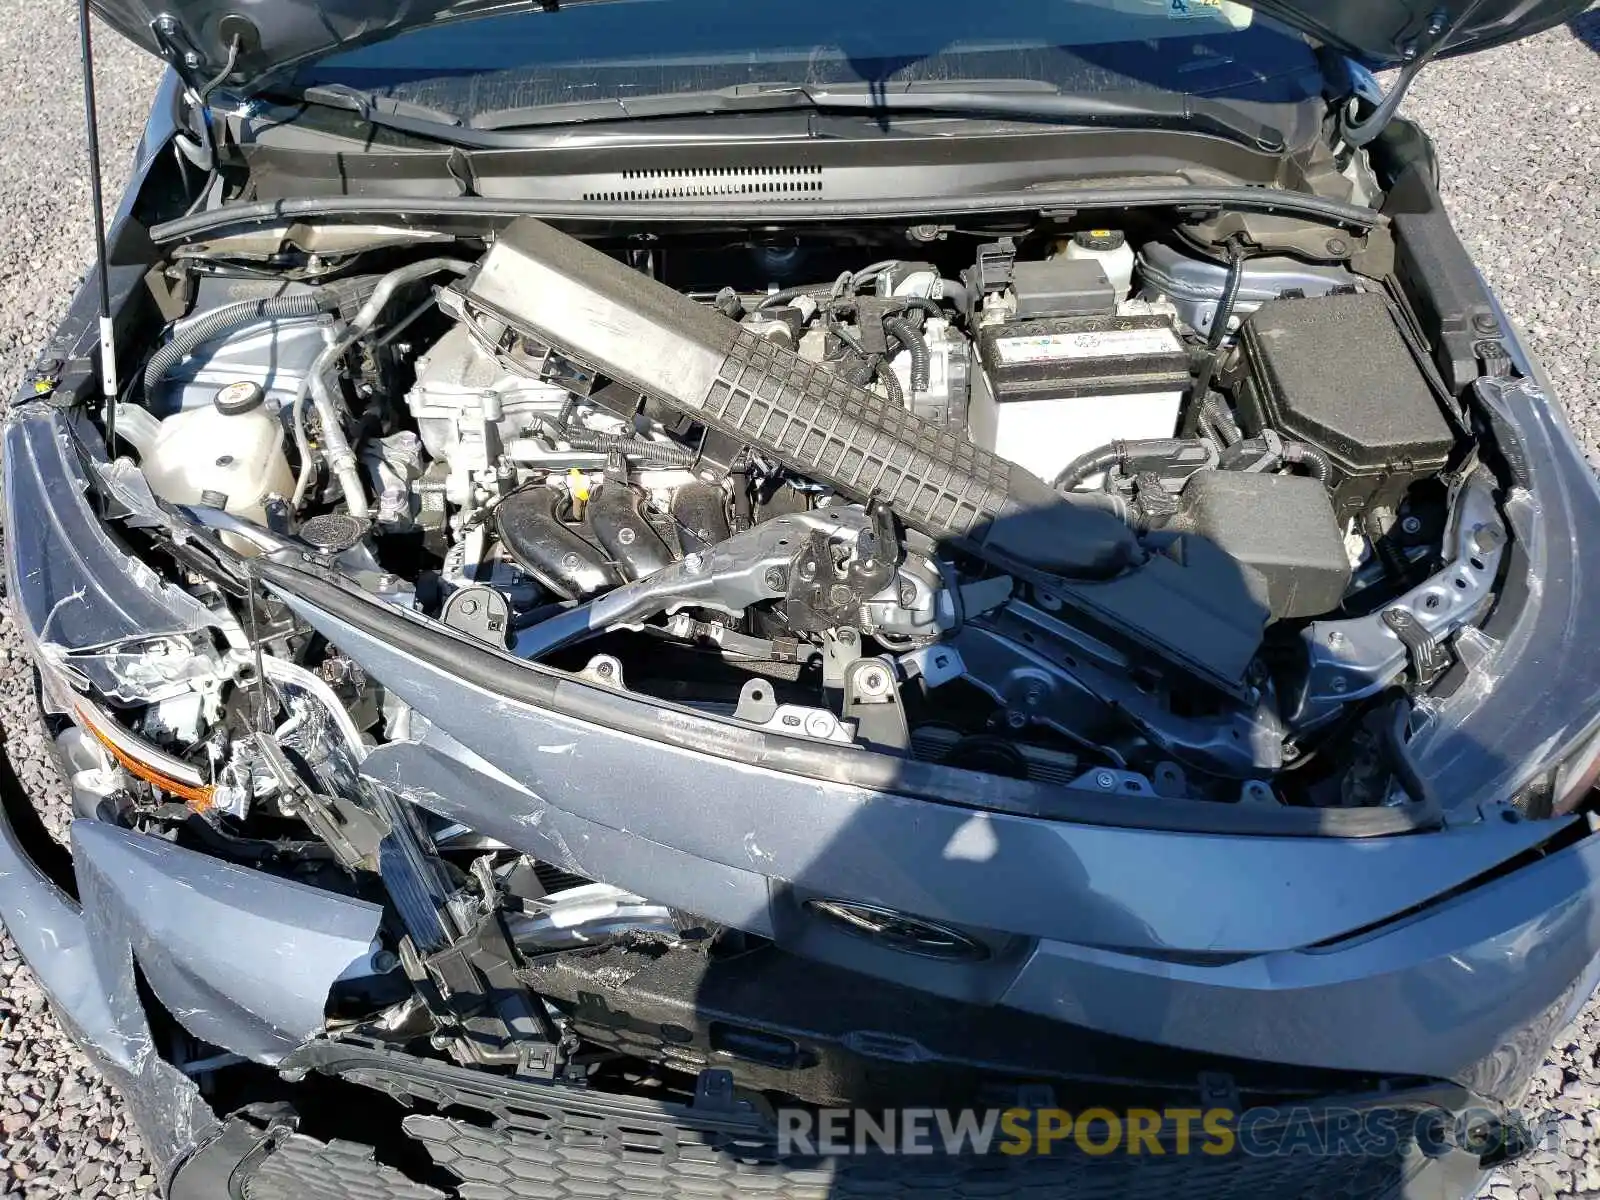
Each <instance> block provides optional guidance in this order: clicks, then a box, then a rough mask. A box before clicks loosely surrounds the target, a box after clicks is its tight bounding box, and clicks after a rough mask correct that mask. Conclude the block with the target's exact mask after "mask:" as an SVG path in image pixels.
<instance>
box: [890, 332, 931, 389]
mask: <svg viewBox="0 0 1600 1200" xmlns="http://www.w3.org/2000/svg"><path fill="white" fill-rule="evenodd" d="M883 331H884V332H885V333H887V334H888V335H889V336H890V337H892V338H893V339H894V340H895V341H897V342H899V343H900V344H901V345H902V346H904V347H905V348H906V352H907V353H908V354H910V355H911V394H912V395H916V394H917V393H918V392H925V391H927V390H928V377H929V373H930V370H931V364H930V362H929V359H928V343H927V342H926V341H925V340H923V337H922V335H921V334H920V333H918V332H917V331H916V330H915V329H913V328H912V327H911V322H910V321H908V320H906V319H905V318H904V317H886V318H885V319H884V322H883Z"/></svg>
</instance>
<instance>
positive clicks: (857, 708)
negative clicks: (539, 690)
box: [107, 216, 1506, 819]
mask: <svg viewBox="0 0 1600 1200" xmlns="http://www.w3.org/2000/svg"><path fill="white" fill-rule="evenodd" d="M1124 224H1125V225H1126V228H1120V229H1119V228H1109V227H1108V228H1101V227H1083V228H1069V229H1059V228H1051V229H1049V230H1045V231H1040V230H1021V231H1018V232H1016V233H1014V234H1011V235H1000V236H992V237H987V238H984V237H974V236H964V235H960V234H952V233H950V232H949V231H943V230H932V231H925V237H924V239H923V240H921V241H916V242H913V241H912V240H911V239H909V238H908V237H907V236H906V235H904V234H900V235H898V236H896V237H893V238H891V237H889V236H887V235H884V236H883V237H882V239H881V241H880V242H879V243H876V244H875V243H874V242H873V240H872V238H870V237H869V236H866V235H864V234H863V233H861V232H860V231H852V232H850V233H849V234H848V235H844V234H838V235H834V234H829V233H827V232H826V231H822V232H815V231H814V232H811V233H805V232H802V233H795V234H792V235H785V236H783V237H772V238H766V237H764V238H761V239H754V238H748V237H746V238H742V239H741V238H731V239H730V238H728V237H726V236H723V237H721V238H720V239H718V238H713V237H710V236H708V235H697V236H688V235H686V236H685V237H683V238H682V239H681V241H680V242H674V241H673V240H671V239H670V238H662V239H657V240H656V242H655V243H654V244H652V245H649V246H648V247H646V248H640V247H638V246H616V245H612V246H607V245H604V244H595V245H590V244H586V243H584V242H582V241H579V240H578V239H576V238H574V237H572V236H570V235H568V234H566V233H563V232H560V231H558V230H556V229H555V228H553V227H551V226H548V225H545V224H542V223H540V222H537V221H533V220H531V219H519V220H517V221H515V222H513V223H512V224H511V225H509V226H507V227H506V228H504V229H503V230H501V231H500V232H499V233H498V234H497V235H495V236H494V237H492V238H490V239H487V241H486V242H485V243H483V244H481V245H480V246H479V247H477V248H474V247H473V246H472V245H471V244H470V242H466V241H463V242H457V243H451V244H450V249H448V251H444V252H442V251H441V248H440V245H439V244H437V243H434V244H430V245H429V246H428V256H427V257H419V256H418V254H417V253H416V252H415V251H407V250H405V249H404V248H399V249H397V248H395V247H394V246H392V245H391V246H385V247H382V248H376V249H372V250H370V251H361V252H353V253H349V254H346V255H343V256H339V255H328V256H321V255H315V254H305V253H302V252H299V251H286V252H284V253H281V254H278V255H276V256H272V260H271V261H269V262H262V261H260V260H259V258H256V259H249V258H248V257H247V256H242V255H238V254H234V253H232V252H230V250H229V248H228V246H227V245H226V241H225V239H224V240H223V241H222V242H218V243H213V244H211V245H209V246H207V247H204V248H203V251H201V252H198V253H194V254H191V255H188V256H179V257H177V258H175V259H174V260H172V262H170V263H169V264H168V268H167V273H166V274H167V278H168V280H169V281H170V284H171V286H172V289H173V292H174V294H175V295H176V296H177V297H178V303H179V304H180V305H181V306H182V307H183V308H184V309H185V315H183V316H182V317H181V318H180V319H178V320H176V321H174V322H172V323H171V324H170V325H169V326H168V327H167V328H166V329H165V330H164V332H163V335H162V337H161V339H160V341H159V342H158V344H157V345H156V346H155V347H154V348H153V350H152V352H151V353H150V354H149V355H148V356H147V357H146V359H145V360H144V362H143V363H142V365H141V378H140V383H141V386H142V393H143V395H142V403H139V404H134V403H129V402H124V403H123V404H121V405H120V406H119V408H118V411H117V414H116V432H117V435H118V436H119V437H120V438H121V439H122V440H123V442H125V443H126V444H127V445H128V446H129V447H131V450H132V455H131V459H132V460H133V461H136V463H137V466H138V477H139V478H140V479H142V480H143V483H144V485H145V486H146V487H147V488H148V491H149V494H150V497H151V498H153V499H152V500H151V503H152V504H154V505H155V506H156V507H159V508H164V509H165V510H166V511H168V512H169V513H177V514H179V515H180V516H181V518H182V520H183V521H184V522H186V523H188V524H189V525H191V526H193V527H196V528H199V529H203V530H207V531H209V534H208V536H210V537H213V538H215V539H216V542H217V544H218V545H220V546H221V547H223V548H225V549H226V551H228V552H229V553H230V554H231V555H234V556H237V558H238V560H239V561H243V562H245V563H248V561H249V560H250V559H252V558H255V557H259V556H267V557H269V558H275V559H278V560H282V561H296V562H302V561H303V562H310V563H314V564H316V565H317V567H318V568H319V569H322V570H325V571H327V572H330V573H331V574H333V575H335V576H337V577H339V578H341V579H342V580H344V581H345V582H346V583H347V584H348V585H349V586H351V587H354V588H357V589H359V590H361V591H363V592H365V593H367V594H368V595H370V596H374V597H378V598H380V599H381V600H382V601H384V602H386V603H389V604H393V605H396V606H399V607H401V608H403V609H405V610H407V611H408V612H413V613H416V614H420V615H421V616H422V617H424V618H426V619H427V620H429V621H432V622H436V623H438V624H440V625H443V626H445V627H447V628H449V629H450V630H453V631H454V632H455V633H456V634H457V635H458V636H459V637H462V638H465V639H471V640H473V641H474V642H478V643H482V644H486V645H488V646H490V647H492V648H494V649H495V650H497V651H500V652H503V653H505V654H508V655H511V656H514V657H516V658H519V659H523V660H528V661H537V662H540V663H543V664H546V665H547V666H550V667H553V668H556V669H559V670H562V671H566V672H569V673H571V674H572V675H573V676H575V677H577V678H580V679H583V680H585V681H588V682H590V683H593V684H595V685H597V686H606V687H614V688H625V689H626V690H628V691H629V692H631V693H634V694H637V695H640V696H643V697H647V698H650V699H652V700H654V701H657V702H659V703H662V704H668V705H676V706H685V707H688V708H690V709H693V710H696V711H698V712H701V713H704V714H707V715H711V716H715V717H719V718H722V719H725V720H727V721H731V722H733V723H735V724H742V725H746V726H749V727H755V728H760V729H763V730H766V731H769V732H773V733H779V734H783V735H785V736H790V737H795V738H800V739H807V740H811V741H817V742H825V743H830V744H834V745H837V746H838V747H841V748H849V747H856V748H859V749H863V750H868V751H872V752H875V753H880V754H885V755H890V756H898V757H902V758H910V759H917V760H922V761H927V762H933V763H938V764H942V765H944V766H949V767H955V768H960V769H965V770H970V771H979V772H985V773H989V774H994V775H1001V776H1009V777H1014V778H1019V779H1031V780H1035V781H1038V782H1044V783H1056V784H1064V785H1071V784H1078V785H1080V786H1082V785H1084V783H1085V781H1094V782H1093V783H1092V786H1098V787H1100V788H1101V789H1103V790H1115V791H1117V792H1119V793H1122V792H1125V793H1126V794H1127V796H1128V799H1129V802H1130V803H1133V802H1136V800H1135V798H1136V796H1137V795H1141V794H1143V795H1158V796H1166V797H1187V798H1194V799H1197V800H1204V801H1211V802H1218V803H1231V804H1237V803H1244V804H1262V805H1296V806H1315V807H1339V806H1371V805H1381V804H1394V803H1403V802H1404V801H1405V799H1406V795H1405V784H1404V780H1403V779H1402V778H1401V777H1400V776H1398V775H1397V774H1396V773H1395V772H1393V771H1392V770H1390V769H1389V767H1388V766H1387V765H1386V763H1387V758H1386V753H1385V739H1387V738H1390V737H1393V736H1394V733H1393V730H1394V728H1395V726H1396V714H1397V713H1400V714H1401V715H1402V716H1403V714H1404V713H1406V712H1409V711H1411V710H1412V709H1414V708H1416V707H1418V706H1424V707H1425V706H1426V705H1427V703H1428V692H1429V690H1430V689H1432V688H1434V687H1435V686H1436V685H1438V684H1439V682H1440V681H1441V679H1443V678H1444V677H1445V676H1446V675H1447V674H1448V673H1449V671H1450V668H1451V666H1452V663H1453V659H1452V654H1451V652H1450V650H1449V649H1447V648H1446V644H1445V643H1446V640H1447V639H1448V638H1449V637H1450V636H1451V635H1452V634H1453V633H1454V632H1455V631H1457V630H1459V629H1461V628H1463V627H1465V626H1468V625H1470V624H1472V623H1474V622H1476V621H1478V620H1480V619H1481V618H1482V617H1483V615H1484V614H1485V613H1486V612H1487V610H1488V608H1489V606H1490V605H1491V604H1492V601H1493V594H1494V584H1495V579H1496V576H1497V571H1498V569H1499V564H1500V558H1501V553H1502V549H1503V547H1504V544H1505V541H1506V536H1505V531H1504V529H1503V527H1502V524H1501V520H1500V517H1499V515H1498V514H1497V511H1496V507H1495V504H1494V502H1493V498H1492V495H1491V492H1490V487H1489V483H1488V481H1487V480H1486V479H1485V477H1484V473H1483V472H1481V471H1479V470H1477V469H1476V466H1477V464H1476V459H1475V448H1474V442H1473V438H1472V436H1471V431H1470V429H1469V427H1468V424H1467V421H1466V419H1465V417H1464V415H1463V411H1462V409H1461V407H1460V406H1459V404H1458V403H1457V401H1456V400H1455V398H1454V397H1453V396H1452V395H1451V393H1450V391H1449V389H1448V388H1447V387H1446V386H1445V385H1444V384H1443V382H1442V381H1441V380H1440V378H1439V375H1438V372H1437V370H1436V369H1435V367H1434V366H1433V364H1432V362H1431V361H1430V359H1429V356H1428V354H1427V352H1426V350H1425V348H1424V346H1423V344H1422V342H1421V339H1420V337H1419V335H1418V333H1417V331H1416V328H1415V325H1414V321H1413V318H1412V317H1411V315H1410V313H1409V311H1408V309H1407V306H1406V302H1405V299H1404V296H1403V294H1402V293H1401V292H1400V291H1399V290H1398V288H1397V287H1396V286H1395V285H1394V281H1393V279H1392V278H1380V277H1377V276H1376V275H1375V274H1374V275H1368V274H1362V273H1360V272H1359V271H1357V270H1356V269H1355V267H1354V266H1353V265H1352V262H1351V258H1350V255H1349V254H1348V252H1345V253H1342V254H1338V255H1330V254H1324V255H1322V256H1321V257H1320V258H1319V257H1317V256H1315V255H1309V254H1306V253H1291V252H1289V250H1287V249H1285V248H1284V247H1282V246H1274V245H1271V244H1262V243H1261V241H1259V240H1256V241H1253V240H1251V239H1250V238H1248V237H1246V236H1244V235H1242V234H1238V233H1235V234H1231V235H1229V236H1226V237H1221V238H1218V237H1216V236H1214V234H1215V230H1213V231H1212V233H1213V236H1201V235H1199V234H1197V233H1196V232H1195V229H1194V227H1192V226H1181V227H1178V228H1176V229H1174V228H1169V227H1162V226H1160V225H1159V224H1157V223H1156V222H1154V221H1152V220H1151V219H1150V218H1149V217H1148V216H1133V217H1130V219H1129V220H1128V221H1126V222H1124ZM107 470H108V471H114V470H116V467H115V466H112V467H108V468H107ZM130 478H131V476H129V475H126V474H124V475H123V476H122V478H121V483H122V486H123V488H124V493H126V488H127V485H128V481H129V479H130ZM135 506H136V507H137V505H135ZM154 524H159V522H156V523H154ZM136 536H142V537H149V538H151V539H152V542H151V547H152V550H153V551H154V553H155V554H156V555H157V556H164V557H165V559H166V562H167V564H168V569H169V570H170V569H171V567H172V566H173V565H174V564H176V565H177V567H178V570H179V574H180V577H181V579H182V581H183V584H184V586H185V587H187V588H188V589H189V590H190V591H191V592H193V593H194V594H195V595H197V596H198V597H199V598H200V599H201V600H202V602H203V603H206V604H209V605H211V606H212V607H213V608H228V609H229V610H230V611H231V612H233V614H234V615H235V616H236V617H240V618H241V620H242V621H243V622H245V623H247V624H248V625H249V627H250V628H251V629H253V630H254V631H255V632H254V634H253V635H252V636H251V637H249V638H247V639H246V644H245V645H243V646H235V647H231V648H228V649H226V650H224V651H221V652H218V651H216V650H214V649H213V650H208V651H207V653H208V655H209V658H210V661H211V663H212V667H213V668H214V669H216V670H218V671H220V674H221V675H222V676H223V678H224V683H223V684H222V685H221V686H219V687H211V688H209V689H208V690H206V691H205V692H204V693H203V694H201V693H199V692H198V691H196V690H188V689H185V688H183V687H173V686H170V685H164V686H163V687H162V688H150V687H146V688H143V689H142V690H141V689H140V688H138V687H133V688H129V689H127V699H128V702H129V703H128V710H127V711H126V712H125V713H124V714H122V715H123V717H124V719H125V720H126V721H127V723H128V724H129V725H130V727H131V728H132V729H134V731H135V732H137V733H138V734H139V735H140V736H142V737H144V738H146V739H148V740H149V741H151V742H153V743H154V744H156V745H158V746H161V747H162V748H163V749H164V750H166V751H167V752H168V753H170V754H172V755H173V756H174V757H175V758H177V759H180V760H184V761H188V762H195V763H200V762H204V763H206V764H208V765H207V772H208V773H215V774H216V776H217V777H218V778H223V777H224V776H226V778H227V779H229V780H230V781H231V782H230V784H229V786H228V788H227V789H226V803H225V804H224V808H225V809H226V810H227V811H229V812H231V813H233V814H234V816H235V817H237V818H240V819H244V818H246V817H247V816H248V815H249V814H251V813H252V812H253V811H256V808H257V806H258V805H260V804H263V803H265V804H266V805H267V808H266V811H268V812H270V811H271V810H272V804H273V800H272V797H273V796H274V795H275V794H281V789H282V786H283V782H284V781H283V779H282V776H281V772H274V770H272V769H271V764H270V763H269V764H266V765H263V763H262V761H261V756H260V755H259V754H252V753H249V752H246V753H236V752H235V749H234V746H235V742H237V743H238V744H239V746H241V747H242V746H244V745H245V744H246V743H249V742H250V739H249V737H248V736H246V735H247V731H248V730H249V729H251V728H253V727H254V725H255V724H256V723H258V717H257V716H256V715H253V714H254V713H255V707H254V706H256V705H258V704H260V703H262V701H261V700H260V698H259V697H258V695H257V693H258V691H259V688H258V687H256V686H252V683H251V681H252V679H258V678H259V676H260V674H261V673H262V668H260V665H259V660H260V659H261V658H262V656H263V655H265V656H267V657H270V658H276V659H280V660H284V661H287V662H290V663H294V664H296V665H297V667H299V668H302V669H304V670H305V671H307V672H308V673H309V674H310V675H312V676H314V677H315V678H316V679H317V680H319V681H320V682H321V683H322V684H325V685H326V686H327V687H328V688H330V689H332V691H333V693H334V694H336V695H337V696H338V698H339V703H340V706H341V708H342V709H344V710H345V711H346V712H347V714H348V715H349V717H350V720H351V722H352V725H353V728H354V730H355V731H356V733H355V736H358V737H360V738H361V739H364V740H365V741H367V742H375V741H386V740H394V739H396V738H399V737H403V736H405V735H406V732H407V730H408V729H409V725H408V721H409V717H410V714H409V713H408V712H407V711H406V709H405V706H404V705H403V704H402V703H400V702H399V701H398V700H397V699H396V698H395V697H392V696H389V695H387V694H386V693H385V691H384V689H383V688H382V686H381V685H380V684H379V683H378V682H377V681H374V680H368V679H366V678H365V677H364V675H363V673H362V671H361V670H360V668H359V667H358V666H357V665H356V664H355V663H353V662H351V661H350V660H348V659H345V658H344V657H343V656H341V654H340V653H339V651H338V648H337V647H334V646H330V645H327V644H326V643H325V642H323V641H321V639H319V638H318V637H316V636H315V635H314V634H309V633H307V631H306V630H305V629H304V628H303V627H300V626H297V625H296V624H295V622H294V621H293V619H292V618H291V617H290V616H289V614H288V612H287V610H286V609H285V608H283V606H282V605H281V604H278V603H277V602H276V601H273V600H271V599H270V598H269V599H268V600H266V601H265V602H261V603H257V602H256V601H254V600H253V601H251V603H250V604H249V605H248V606H245V607H248V609H249V611H248V613H246V614H243V615H242V617H241V612H240V609H241V606H240V605H239V604H238V602H237V599H236V598H230V597H229V596H228V595H227V588H226V587H220V586H217V584H216V583H215V581H210V582H208V580H207V571H206V570H205V569H203V568H202V567H201V566H200V565H199V564H198V563H197V561H196V559H195V556H194V554H193V553H192V547H191V548H190V551H191V552H188V553H185V552H184V548H183V546H182V543H183V540H184V539H182V538H171V539H169V538H166V537H163V536H162V535H160V534H159V533H152V532H150V531H149V530H146V531H145V532H144V533H143V534H139V535H136ZM168 674H169V675H170V674H171V672H168ZM281 715H283V714H281V713H280V716H281ZM1402 723H1403V721H1402ZM1330 743H1338V744H1339V745H1340V747H1341V750H1340V754H1339V755H1338V756H1330V755H1324V754H1322V753H1321V750H1322V749H1323V748H1324V747H1325V746H1327V745H1329V744H1330ZM1330 759H1336V761H1338V763H1339V766H1338V767H1337V768H1336V769H1335V768H1334V767H1332V766H1331V765H1330Z"/></svg>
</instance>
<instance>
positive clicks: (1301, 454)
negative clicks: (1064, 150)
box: [1283, 440, 1333, 487]
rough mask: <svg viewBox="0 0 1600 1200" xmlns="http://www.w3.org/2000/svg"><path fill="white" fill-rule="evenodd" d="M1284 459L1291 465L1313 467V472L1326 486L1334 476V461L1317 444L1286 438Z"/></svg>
mask: <svg viewBox="0 0 1600 1200" xmlns="http://www.w3.org/2000/svg"><path fill="white" fill-rule="evenodd" d="M1283 461H1284V462H1286V463H1289V464H1290V465H1291V466H1303V467H1309V468H1311V474H1313V475H1315V476H1316V477H1317V480H1318V481H1319V482H1320V483H1321V484H1322V485H1323V486H1324V487H1326V486H1327V485H1328V482H1329V481H1330V480H1331V479H1332V478H1333V461H1332V460H1331V459H1329V457H1328V456H1327V455H1326V454H1324V453H1323V452H1322V451H1321V450H1318V449H1317V448H1316V447H1315V446H1311V445H1307V444H1306V443H1305V442H1291V441H1288V440H1285V441H1284V443H1283Z"/></svg>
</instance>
